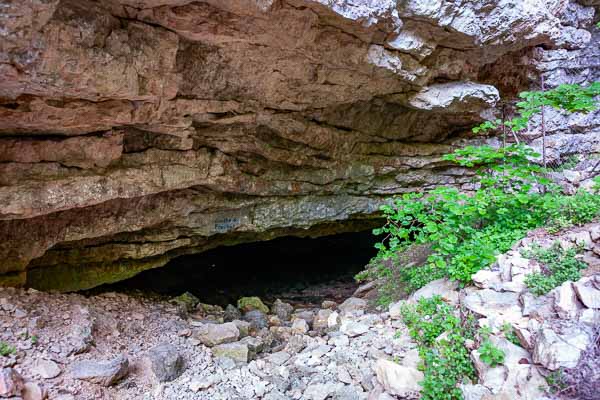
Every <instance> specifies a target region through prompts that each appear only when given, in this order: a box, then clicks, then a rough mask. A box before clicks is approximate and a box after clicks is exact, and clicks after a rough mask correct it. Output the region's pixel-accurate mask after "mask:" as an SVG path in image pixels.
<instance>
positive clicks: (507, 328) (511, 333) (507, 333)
mask: <svg viewBox="0 0 600 400" xmlns="http://www.w3.org/2000/svg"><path fill="white" fill-rule="evenodd" d="M502 333H503V334H504V337H505V338H506V340H508V341H509V342H511V343H512V344H514V345H515V346H521V342H520V341H519V338H518V337H517V335H516V333H515V330H514V328H513V327H512V325H511V324H510V323H508V322H505V323H504V324H502Z"/></svg>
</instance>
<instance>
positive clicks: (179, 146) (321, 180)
mask: <svg viewBox="0 0 600 400" xmlns="http://www.w3.org/2000/svg"><path fill="white" fill-rule="evenodd" d="M566 5H568V6H569V7H566ZM593 18H594V10H593V9H592V8H589V7H584V6H582V5H579V4H577V3H573V2H567V1H553V2H550V3H548V2H547V1H542V0H534V1H528V2H522V1H517V0H495V1H493V2H491V3H490V2H487V3H485V4H484V3H483V2H477V1H475V2H469V3H468V4H458V3H453V2H439V1H402V2H399V1H395V0H387V1H381V2H378V1H361V2H355V1H353V2H350V1H345V0H341V1H335V2H331V1H323V0H318V1H309V0H286V1H282V2H272V1H255V0H248V1H241V0H228V1H214V0H210V1H206V2H192V1H188V0H178V1H166V0H165V1H161V0H112V1H105V2H95V1H91V0H77V1H76V0H60V1H59V0H48V1H44V2H39V1H36V0H23V1H19V2H9V3H8V4H5V7H4V8H3V11H2V14H1V15H0V27H1V29H0V30H1V31H2V43H1V44H0V120H1V121H2V124H0V205H1V206H0V239H1V240H0V258H1V259H2V260H3V263H2V265H1V266H0V274H3V280H2V282H3V283H4V284H12V285H22V284H28V285H30V286H34V287H38V288H43V289H49V288H57V289H60V290H77V289H81V288H89V287H93V286H96V285H98V284H101V283H106V282H114V281H117V280H121V279H125V278H127V277H130V276H132V275H135V274H136V273H138V272H140V271H142V270H145V269H149V268H155V267H159V266H162V265H165V264H166V263H167V262H168V261H169V260H170V259H172V258H173V257H176V256H178V255H181V254H188V253H194V252H201V251H204V250H207V249H209V248H212V247H215V246H217V245H219V244H222V243H234V242H238V243H241V242H244V241H254V240H263V239H270V238H273V237H275V236H279V235H285V234H296V235H322V234H325V233H331V232H335V231H340V230H354V229H358V228H360V227H365V226H369V223H368V222H365V221H364V219H365V217H367V218H368V217H371V216H373V214H374V212H375V211H376V210H377V209H378V207H379V206H380V205H381V204H382V203H383V202H384V201H385V198H386V197H387V196H389V195H391V194H396V193H402V192H405V191H409V190H412V189H413V188H416V187H419V188H422V187H431V186H434V185H437V184H453V185H461V184H462V183H464V182H466V181H467V180H468V179H469V178H468V176H465V175H463V174H462V173H461V171H460V170H458V169H456V168H454V167H451V166H449V165H448V164H447V163H446V162H443V161H442V160H441V158H440V156H441V155H442V154H443V153H446V152H448V151H449V150H450V149H452V148H453V146H454V144H456V140H457V139H459V138H460V137H461V134H462V133H464V132H466V131H468V129H469V128H470V127H471V126H472V125H473V124H474V123H477V122H479V121H481V120H482V118H483V117H482V116H481V113H482V112H488V109H489V108H490V107H492V106H494V104H495V102H496V101H497V100H498V98H499V95H503V96H512V95H514V94H515V93H516V92H517V91H518V90H521V89H525V88H528V87H530V86H531V82H530V81H529V80H528V79H529V75H527V72H526V71H527V70H528V68H527V66H532V68H530V69H529V70H530V72H534V75H535V71H536V70H537V71H542V72H543V73H544V74H546V75H547V83H548V85H552V84H553V82H560V81H570V80H571V78H573V77H577V79H582V78H586V79H591V78H594V77H597V76H598V73H597V72H595V71H596V70H597V68H596V69H594V68H591V67H590V66H591V65H593V62H594V61H593V60H594V59H595V58H594V57H596V54H597V42H598V41H597V40H593V39H592V40H591V35H590V32H589V31H588V30H586V28H589V26H590V24H591V22H592V21H593ZM595 34H596V33H595ZM588 43H596V45H592V46H587V44H588ZM531 69H533V71H531ZM577 118H579V119H577ZM586 118H587V119H582V118H581V117H572V118H571V117H569V118H568V119H565V120H564V121H563V122H561V124H558V125H557V126H555V127H549V133H551V134H552V135H551V136H550V137H549V138H548V142H549V143H551V146H552V150H551V151H549V153H550V157H553V158H554V159H560V158H561V157H562V156H563V155H564V154H572V153H574V152H594V151H597V150H598V147H599V146H600V139H598V135H599V133H598V130H597V129H596V130H594V131H593V132H587V129H588V127H590V126H596V128H597V123H596V122H594V119H593V117H586ZM594 129H595V128H594ZM536 137H537V136H536V134H535V133H532V138H533V139H535V138H536ZM584 180H585V179H584ZM332 221H336V222H339V221H345V222H347V223H346V224H341V223H340V224H335V225H334V226H332V225H327V223H329V222H332Z"/></svg>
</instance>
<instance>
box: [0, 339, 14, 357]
mask: <svg viewBox="0 0 600 400" xmlns="http://www.w3.org/2000/svg"><path fill="white" fill-rule="evenodd" d="M16 351H17V349H16V348H15V347H14V346H11V345H10V344H8V343H6V342H5V341H3V340H0V356H3V357H6V356H9V355H11V354H14V353H16Z"/></svg>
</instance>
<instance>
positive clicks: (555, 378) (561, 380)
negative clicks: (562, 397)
mask: <svg viewBox="0 0 600 400" xmlns="http://www.w3.org/2000/svg"><path fill="white" fill-rule="evenodd" d="M546 383H548V387H549V388H550V392H551V393H557V392H560V391H562V390H563V389H565V388H566V387H567V386H568V385H567V382H566V379H565V374H564V372H563V370H562V368H560V369H557V370H556V371H552V372H550V373H549V374H548V375H547V376H546Z"/></svg>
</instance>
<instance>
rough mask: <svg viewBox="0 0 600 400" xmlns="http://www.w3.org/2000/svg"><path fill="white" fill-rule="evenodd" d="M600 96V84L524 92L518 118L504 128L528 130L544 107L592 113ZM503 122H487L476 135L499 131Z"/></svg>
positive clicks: (518, 106) (563, 86) (572, 85)
mask: <svg viewBox="0 0 600 400" xmlns="http://www.w3.org/2000/svg"><path fill="white" fill-rule="evenodd" d="M598 95H600V82H593V83H591V84H590V85H588V86H581V85H578V84H562V85H560V86H558V87H556V88H554V89H551V90H546V91H531V92H522V93H520V94H519V97H520V98H521V99H523V100H522V101H519V102H518V103H517V104H516V107H517V110H516V114H517V116H516V117H515V118H513V119H509V120H506V121H504V126H506V127H507V128H509V129H511V130H512V131H514V132H518V131H522V130H524V129H526V128H527V124H528V123H529V121H530V119H531V117H533V116H534V115H535V114H539V113H540V112H541V110H542V106H547V107H553V108H555V109H557V110H565V111H567V112H570V113H572V112H590V111H593V110H595V108H596V99H595V97H596V96H598ZM501 126H502V121H498V120H496V121H493V122H492V121H485V122H484V123H482V124H481V125H479V126H477V127H475V128H474V129H473V132H474V133H483V132H487V131H489V130H494V129H498V128H500V127H501Z"/></svg>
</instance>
